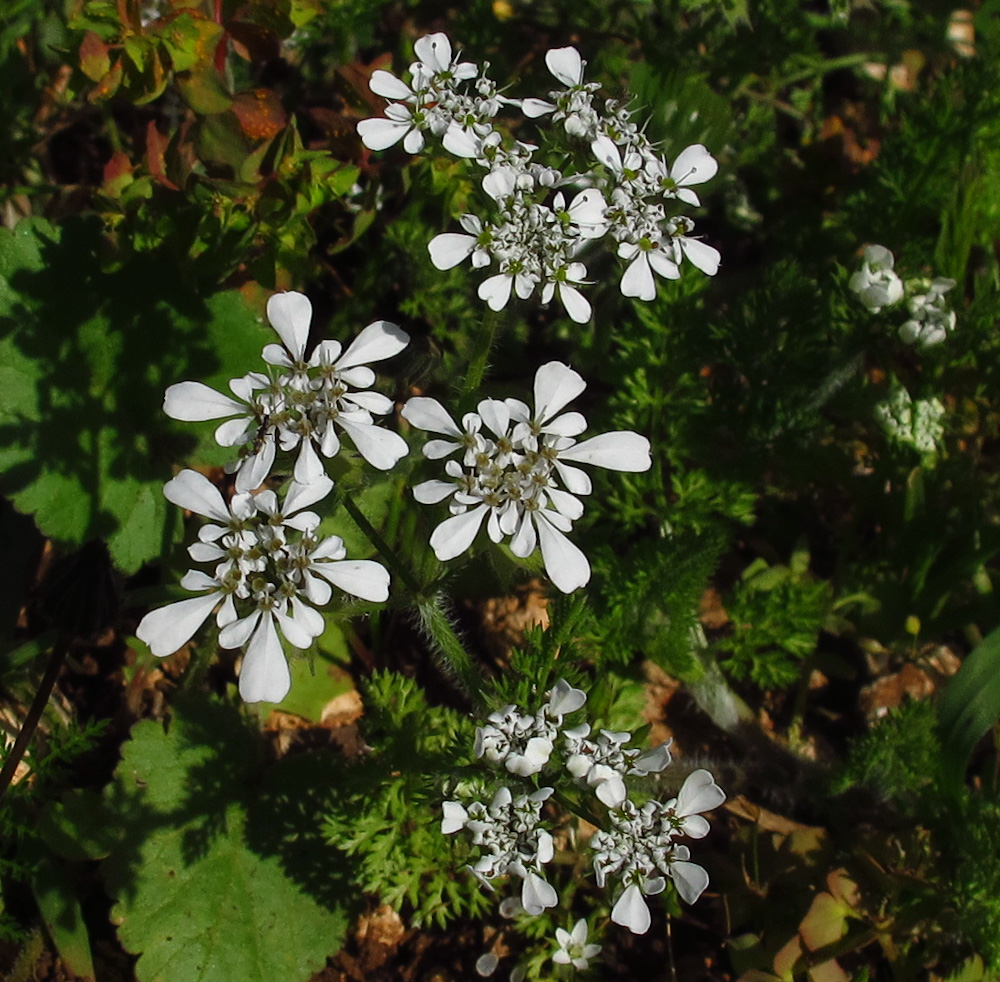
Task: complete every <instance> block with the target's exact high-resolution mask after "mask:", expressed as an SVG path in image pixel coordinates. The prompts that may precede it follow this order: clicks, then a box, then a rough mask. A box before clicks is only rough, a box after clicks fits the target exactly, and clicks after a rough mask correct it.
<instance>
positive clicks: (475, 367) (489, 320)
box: [458, 307, 504, 400]
mask: <svg viewBox="0 0 1000 982" xmlns="http://www.w3.org/2000/svg"><path fill="white" fill-rule="evenodd" d="M503 319H504V314H503V312H502V311H498V310H491V309H490V308H489V307H487V308H486V316H485V317H483V324H482V327H481V328H480V330H479V333H478V335H476V337H475V347H474V348H473V351H472V358H471V359H470V361H469V370H468V371H467V372H466V373H465V378H464V379H462V383H461V385H460V387H459V390H458V396H459V399H460V400H461V399H466V398H468V397H469V396H471V395H474V394H475V393H477V392H478V391H479V388H480V386H482V384H483V378H484V377H485V375H486V369H487V366H488V362H489V357H490V352H491V351H492V350H493V342H494V341H495V340H496V335H497V328H498V327H499V326H500V322H501V321H502V320H503Z"/></svg>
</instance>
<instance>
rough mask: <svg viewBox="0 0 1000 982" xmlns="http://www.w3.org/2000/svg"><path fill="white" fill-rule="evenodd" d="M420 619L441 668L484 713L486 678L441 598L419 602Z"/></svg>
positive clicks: (418, 612)
mask: <svg viewBox="0 0 1000 982" xmlns="http://www.w3.org/2000/svg"><path fill="white" fill-rule="evenodd" d="M417 617H418V619H419V624H420V629H421V631H422V632H423V634H424V637H425V638H426V639H427V640H428V641H429V642H430V647H431V652H432V653H433V654H434V656H435V658H436V660H437V662H438V666H439V667H440V668H441V669H442V670H443V671H444V672H445V673H446V674H447V675H449V676H450V677H451V678H453V679H454V680H455V681H456V682H457V683H458V685H459V686H460V687H461V689H462V691H463V692H464V693H465V694H466V695H467V696H468V697H469V700H470V701H471V702H472V704H473V706H474V707H475V708H476V709H477V710H482V709H483V698H482V693H483V680H482V676H481V675H480V674H479V669H478V668H477V667H476V664H475V662H474V661H473V660H472V656H471V655H470V654H469V653H468V652H467V651H466V650H465V646H464V645H463V644H462V642H461V641H460V640H459V637H458V634H457V633H456V632H455V628H454V627H453V626H452V624H451V620H450V619H449V617H448V615H447V614H446V613H445V611H444V602H443V599H442V597H441V595H440V594H439V595H438V596H436V597H431V598H430V599H428V600H421V601H418V603H417Z"/></svg>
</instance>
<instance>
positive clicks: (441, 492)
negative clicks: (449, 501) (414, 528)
mask: <svg viewBox="0 0 1000 982" xmlns="http://www.w3.org/2000/svg"><path fill="white" fill-rule="evenodd" d="M455 490H456V487H455V485H454V484H452V483H451V482H450V481H424V482H423V483H422V484H418V485H416V486H415V487H414V488H413V497H414V498H416V499H417V501H419V502H420V504H422V505H436V504H437V503H438V502H439V501H444V499H445V498H447V497H448V496H449V495H452V494H454V493H455Z"/></svg>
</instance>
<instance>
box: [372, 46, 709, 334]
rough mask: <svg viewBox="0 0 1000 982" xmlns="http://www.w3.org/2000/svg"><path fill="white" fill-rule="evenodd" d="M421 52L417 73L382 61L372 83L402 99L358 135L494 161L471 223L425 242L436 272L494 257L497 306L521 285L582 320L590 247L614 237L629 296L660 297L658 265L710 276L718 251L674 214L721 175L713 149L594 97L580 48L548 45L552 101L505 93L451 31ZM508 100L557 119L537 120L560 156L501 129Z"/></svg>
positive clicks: (483, 294)
mask: <svg viewBox="0 0 1000 982" xmlns="http://www.w3.org/2000/svg"><path fill="white" fill-rule="evenodd" d="M414 49H415V51H416V54H417V58H418V60H417V61H415V62H414V63H413V64H412V65H410V69H409V76H410V80H409V82H406V81H403V80H401V79H399V78H397V77H396V76H395V75H393V74H391V73H390V72H386V71H381V70H380V71H376V72H374V73H373V74H372V79H371V89H372V91H373V92H375V93H376V94H377V95H381V96H383V97H385V98H386V99H390V100H394V101H392V102H390V104H389V105H388V106H387V108H386V110H385V117H384V118H376V119H366V120H362V121H361V122H360V123H359V124H358V133H359V134H360V136H361V139H362V141H363V142H364V144H365V145H366V146H367V147H368V148H369V149H372V150H385V149H387V148H389V147H391V146H393V145H395V144H396V143H398V142H400V141H402V143H403V149H404V150H406V151H407V152H408V153H418V152H420V151H422V150H424V149H425V146H426V144H427V139H428V138H429V137H430V138H433V139H434V140H435V141H440V146H441V147H442V148H443V149H444V150H445V151H447V152H448V153H451V154H453V155H454V156H457V157H460V158H464V159H468V160H472V161H475V162H476V163H477V164H478V165H479V166H480V167H482V168H483V169H484V170H485V171H486V174H485V175H484V176H483V178H482V188H483V191H484V192H485V194H486V197H487V199H488V200H489V202H490V204H489V207H488V208H487V209H486V211H485V212H484V213H483V214H471V213H470V214H466V215H464V216H462V218H461V220H460V225H461V227H462V230H463V231H462V232H446V233H443V234H442V235H438V236H436V237H435V238H434V239H433V240H432V241H431V242H430V244H429V250H430V256H431V261H432V262H433V263H434V265H435V266H437V267H438V269H450V268H452V267H454V266H457V265H458V264H459V263H461V262H463V261H464V260H466V259H469V260H471V263H472V266H473V268H474V269H486V268H487V267H493V270H494V271H493V273H492V275H490V276H488V277H487V278H486V279H484V280H483V281H482V282H481V283H480V285H479V288H478V293H479V297H480V299H482V300H483V301H485V302H486V304H487V305H488V306H489V307H490V309H492V310H501V309H503V308H504V307H505V306H506V305H507V303H508V302H509V300H510V298H511V295H512V294H514V295H516V296H517V297H518V298H519V299H521V300H526V299H528V298H529V297H530V296H532V295H534V294H537V295H538V297H539V299H540V300H541V302H542V303H548V302H549V301H550V300H552V299H553V298H556V299H558V300H559V302H560V303H561V304H562V305H563V307H564V308H565V309H566V313H567V314H568V315H569V317H570V318H572V319H573V320H574V321H577V322H578V323H585V322H586V321H588V320H590V317H591V313H592V310H591V304H590V302H589V301H588V300H587V299H586V297H585V296H584V295H583V293H582V292H581V290H580V287H581V286H584V285H586V283H587V279H586V277H587V267H586V265H585V264H584V262H583V258H582V254H583V253H584V251H585V250H586V249H587V247H588V246H589V245H590V244H591V243H592V242H595V241H596V240H599V239H602V238H605V237H606V238H608V239H609V240H610V243H611V248H612V250H613V251H614V252H615V253H616V255H617V256H618V257H619V258H620V259H622V260H623V261H624V263H625V269H624V273H623V275H622V278H621V281H620V289H621V292H622V293H623V294H624V295H625V296H627V297H636V298H639V299H642V300H652V299H654V297H655V296H656V282H655V278H654V274H656V275H657V276H660V277H663V278H665V279H677V278H678V277H679V276H680V275H681V273H680V268H681V264H682V262H683V261H684V260H687V261H688V262H690V263H691V264H692V265H693V266H695V267H696V268H698V269H699V270H701V271H702V272H704V273H707V274H708V275H710V276H712V275H714V274H715V273H716V272H717V270H718V268H719V262H720V256H719V252H718V250H716V249H714V248H713V247H712V246H709V245H706V244H705V243H704V242H702V241H701V240H700V239H698V238H695V237H694V236H693V235H692V233H693V231H694V222H693V221H691V219H690V218H688V217H686V216H683V215H678V214H676V213H675V212H676V209H677V206H678V205H681V204H684V205H692V206H698V205H699V204H700V202H699V200H698V196H697V194H696V193H695V192H694V191H693V190H692V187H693V186H694V185H698V184H703V183H704V182H705V181H708V180H709V179H711V178H712V177H713V176H714V175H715V173H716V172H717V170H718V164H717V163H716V161H715V159H714V158H713V157H712V155H711V154H710V153H709V151H708V150H707V149H706V148H705V147H704V146H702V145H701V144H695V145H693V146H690V147H687V148H686V149H684V150H683V151H681V153H680V154H678V156H677V158H676V159H675V160H674V162H673V164H672V165H671V164H669V163H668V161H667V160H666V159H665V158H664V157H663V156H662V154H660V153H659V151H658V150H657V148H656V147H655V146H654V145H653V144H652V143H651V142H650V140H649V139H648V138H647V137H646V135H645V133H644V132H643V131H642V130H641V129H640V128H639V127H638V126H637V125H636V123H635V122H634V120H633V119H632V113H631V111H630V110H629V109H628V107H627V106H624V105H622V104H620V103H619V102H617V101H615V100H611V99H609V100H607V101H606V102H605V103H604V105H603V106H598V105H597V104H596V102H595V94H596V92H597V90H598V89H599V88H600V86H599V84H598V83H596V82H587V81H585V80H584V69H585V67H586V62H584V61H583V60H582V58H581V57H580V54H579V52H578V51H577V50H576V49H575V48H572V47H565V48H553V49H552V50H550V51H549V52H548V53H547V54H546V56H545V64H546V66H547V67H548V69H549V71H550V72H551V73H552V75H553V77H554V78H555V79H556V81H557V82H559V83H560V86H561V88H557V89H554V90H552V91H551V92H549V93H548V99H538V98H525V99H511V98H507V97H506V96H503V95H502V94H500V91H499V88H498V87H497V85H496V83H495V82H493V81H492V80H490V79H489V78H488V77H487V76H486V70H487V68H488V67H489V66H484V67H483V69H482V70H480V69H479V68H477V66H476V65H475V64H473V63H472V62H467V61H460V60H459V58H458V57H454V56H453V54H452V47H451V42H450V41H449V40H448V38H447V36H446V35H444V34H430V35H427V36H425V37H422V38H420V39H419V40H418V41H417V42H416V44H415V45H414ZM504 107H510V108H513V109H515V110H518V109H519V110H520V111H521V113H522V114H523V116H525V117H527V118H528V119H533V120H541V119H548V120H549V121H550V123H551V125H550V127H549V128H548V130H549V133H548V134H546V132H545V128H544V127H543V126H542V124H539V127H540V135H542V136H546V135H548V136H549V139H548V140H547V141H546V142H549V143H552V144H558V145H559V152H558V154H557V155H555V156H553V157H552V158H551V159H548V158H541V159H539V157H537V156H536V155H538V154H539V146H538V145H535V144H532V143H527V142H524V141H521V140H518V141H510V140H505V138H504V136H503V134H502V132H501V131H500V130H499V129H498V128H497V127H496V126H495V125H494V120H495V118H496V116H497V115H498V114H499V112H500V110H501V109H503V108H504ZM554 161H558V163H559V166H558V167H556V166H553V162H554ZM564 188H566V189H569V188H574V189H576V190H575V191H573V192H569V191H564V190H562V189H564Z"/></svg>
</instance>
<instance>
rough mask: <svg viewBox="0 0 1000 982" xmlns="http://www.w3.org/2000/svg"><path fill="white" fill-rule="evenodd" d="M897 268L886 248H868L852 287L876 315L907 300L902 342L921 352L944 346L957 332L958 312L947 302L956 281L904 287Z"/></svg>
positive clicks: (922, 280)
mask: <svg viewBox="0 0 1000 982" xmlns="http://www.w3.org/2000/svg"><path fill="white" fill-rule="evenodd" d="M894 266H895V257H894V256H893V254H892V253H891V252H890V251H889V250H888V249H886V248H885V246H880V245H869V246H865V250H864V256H863V259H862V264H861V269H859V270H858V271H857V272H856V273H854V274H853V275H852V276H851V278H850V280H849V282H848V286H849V287H850V289H851V290H852V291H853V292H854V293H855V294H856V296H857V298H858V300H860V301H861V303H862V304H863V305H864V306H865V307H867V308H868V310H870V311H871V312H872V313H873V314H877V313H879V311H881V310H882V308H883V307H893V306H895V305H896V304H898V303H899V302H900V301H901V300H903V299H904V298H905V300H906V306H907V310H908V313H909V317H908V319H907V320H906V321H905V323H903V324H902V325H901V326H900V328H899V337H900V339H901V340H903V341H904V342H906V343H907V344H912V345H914V346H915V347H918V348H931V347H933V346H934V345H936V344H940V343H941V342H942V341H944V339H945V338H946V337H947V336H948V335H949V334H950V333H951V332H952V331H953V330H954V329H955V323H956V316H955V311H953V310H952V309H951V308H950V307H949V305H948V301H947V300H946V299H945V294H946V293H948V292H949V291H950V290H952V289H954V287H955V281H954V280H952V279H948V278H947V277H944V276H938V277H935V278H934V279H927V278H920V279H913V280H908V281H907V282H906V283H904V282H903V281H902V280H901V279H900V278H899V275H898V274H897V273H896V272H895V270H894V268H893V267H894Z"/></svg>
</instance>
